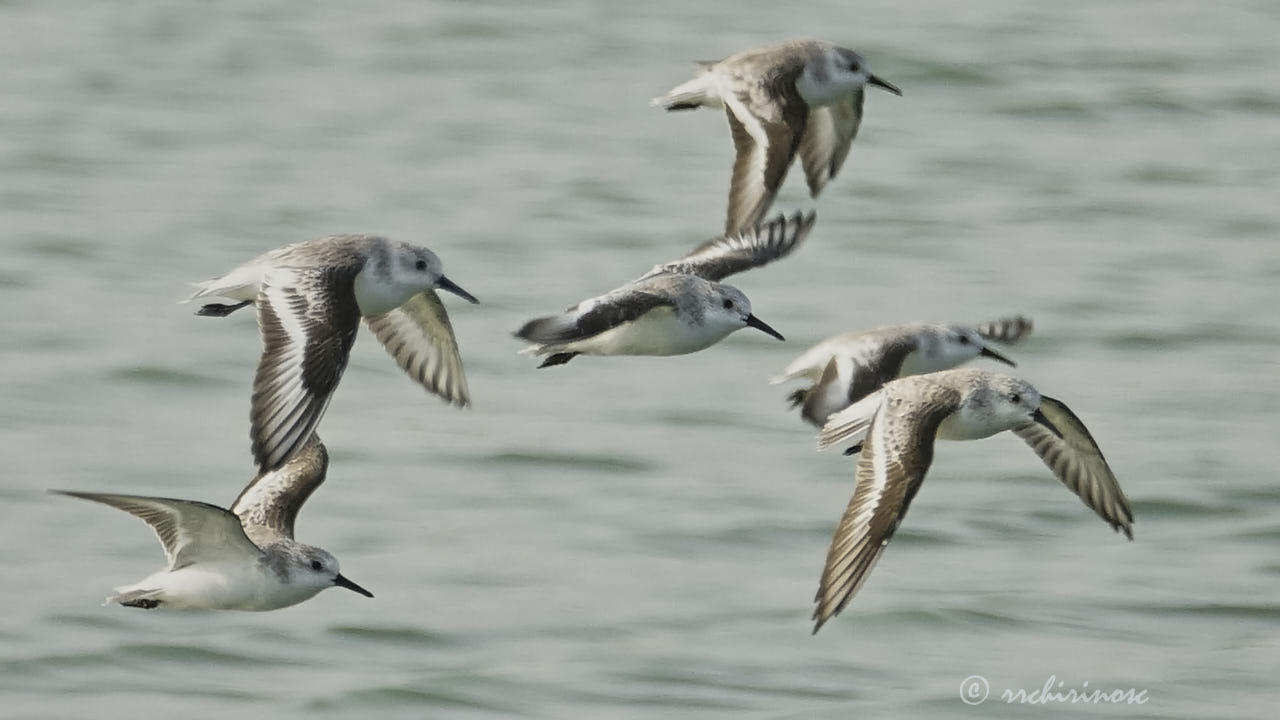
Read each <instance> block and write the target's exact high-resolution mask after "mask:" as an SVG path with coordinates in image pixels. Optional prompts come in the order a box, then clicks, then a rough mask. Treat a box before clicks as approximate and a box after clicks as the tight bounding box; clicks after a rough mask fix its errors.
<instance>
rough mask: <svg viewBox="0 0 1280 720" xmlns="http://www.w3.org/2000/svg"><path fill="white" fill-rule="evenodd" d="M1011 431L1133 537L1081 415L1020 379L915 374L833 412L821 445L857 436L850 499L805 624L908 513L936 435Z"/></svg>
mask: <svg viewBox="0 0 1280 720" xmlns="http://www.w3.org/2000/svg"><path fill="white" fill-rule="evenodd" d="M1004 430H1012V431H1013V432H1014V433H1015V434H1017V435H1018V436H1019V437H1021V438H1022V439H1023V440H1025V441H1026V443H1027V444H1028V445H1030V446H1031V449H1032V450H1034V451H1035V453H1036V454H1037V455H1039V456H1040V458H1041V459H1042V460H1043V461H1044V463H1045V464H1046V465H1047V466H1048V467H1049V469H1051V470H1052V471H1053V474H1054V475H1055V476H1057V478H1058V479H1059V480H1061V481H1062V483H1063V484H1064V485H1066V486H1067V487H1068V488H1070V490H1071V491H1072V492H1074V493H1075V494H1076V495H1077V496H1079V497H1080V499H1081V500H1083V501H1084V503H1085V504H1086V505H1088V506H1089V507H1090V508H1092V509H1093V511H1094V512H1096V513H1097V514H1098V515H1099V516H1100V517H1101V518H1102V519H1103V520H1105V521H1106V522H1107V524H1109V525H1111V527H1112V528H1113V529H1115V530H1118V531H1120V532H1123V533H1124V534H1125V535H1126V536H1127V537H1128V538H1129V539H1130V540H1132V539H1133V527H1132V526H1133V513H1132V511H1130V510H1129V502H1128V500H1126V499H1125V496H1124V492H1123V491H1122V490H1121V489H1120V485H1119V484H1118V483H1117V482H1116V477H1115V475H1114V474H1112V472H1111V468H1110V467H1109V466H1108V465H1107V461H1106V459H1105V458H1104V457H1103V456H1102V451H1101V450H1099V449H1098V444H1097V443H1096V442H1095V441H1094V439H1093V436H1092V435H1090V434H1089V431H1088V430H1087V429H1086V428H1085V426H1084V423H1082V422H1081V421H1080V419H1079V418H1078V417H1076V415H1075V413H1073V412H1071V410H1070V408H1068V407H1067V406H1066V405H1064V404H1062V403H1061V402H1059V401H1057V400H1054V399H1053V398H1051V397H1047V396H1043V395H1041V394H1040V393H1039V392H1038V391H1037V390H1036V389H1035V388H1034V387H1032V386H1031V384H1030V383H1028V382H1026V381H1025V380H1021V379H1019V378H1015V377H1011V376H1009V375H1004V374H1000V373H993V372H989V371H986V370H976V369H968V368H962V369H957V370H943V371H941V372H936V373H930V374H927V375H913V376H910V377H905V378H902V379H900V380H894V381H892V382H890V383H888V384H886V385H885V386H884V387H883V388H882V389H881V390H879V391H878V392H875V393H873V394H871V395H868V396H867V397H866V398H863V399H862V400H860V401H858V402H857V403H854V404H853V405H852V406H850V407H849V408H848V409H847V410H845V411H844V412H841V413H839V414H836V415H833V416H832V417H831V419H830V420H829V421H828V422H827V425H826V427H824V428H823V430H822V433H821V435H820V436H819V445H820V446H823V447H825V446H828V445H830V444H832V443H838V442H843V441H847V440H855V439H857V440H861V441H862V452H861V454H860V455H859V457H858V469H857V473H856V478H857V481H856V485H855V488H854V491H853V498H852V499H851V500H850V501H849V506H848V508H847V509H845V511H844V516H843V517H842V518H840V524H839V525H838V526H837V527H836V531H835V536H834V537H833V538H832V540H831V547H830V549H829V550H828V551H827V562H826V566H825V567H824V568H823V571H822V581H821V583H820V584H819V586H818V593H817V595H816V596H815V597H814V601H815V602H816V603H817V605H818V606H817V608H816V609H815V610H814V613H813V619H814V621H815V624H814V628H813V631H814V632H815V633H816V632H818V629H819V628H821V627H822V624H823V623H825V622H826V621H827V620H829V619H831V618H832V617H833V616H835V615H836V613H839V612H840V611H841V610H843V609H844V606H845V605H847V604H848V603H849V600H850V599H851V598H852V597H853V595H854V593H856V592H857V591H858V588H859V587H861V586H862V583H863V582H864V581H865V580H866V579H867V575H868V573H870V572H871V568H872V567H873V566H874V565H875V563H876V560H877V559H879V557H880V553H881V552H882V551H883V550H884V547H885V545H887V544H888V542H889V539H890V538H891V537H893V533H894V531H895V530H896V529H897V528H898V524H899V523H900V522H902V518H903V516H904V515H906V512H907V506H908V505H909V504H910V503H911V499H912V498H914V497H915V495H916V492H917V491H918V490H919V489H920V484H921V483H922V482H923V481H924V476H925V473H926V472H927V471H928V469H929V463H930V462H931V461H932V460H933V443H934V440H935V438H940V439H943V440H977V439H980V438H985V437H990V436H991V435H995V434H996V433H998V432H1002V431H1004Z"/></svg>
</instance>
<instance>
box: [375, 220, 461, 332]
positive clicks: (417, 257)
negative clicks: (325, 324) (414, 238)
mask: <svg viewBox="0 0 1280 720" xmlns="http://www.w3.org/2000/svg"><path fill="white" fill-rule="evenodd" d="M380 240H382V242H381V243H380V244H379V245H378V246H377V248H378V249H377V250H376V251H375V252H373V253H372V255H371V256H370V257H369V260H368V261H367V262H366V263H365V266H364V268H363V269H362V270H361V271H360V274H359V275H357V276H356V283H355V293H356V303H357V304H359V306H360V313H361V314H362V315H365V316H371V315H380V314H382V313H384V312H387V311H389V310H394V309H395V308H398V307H400V306H401V305H403V304H405V302H406V301H408V300H409V298H411V297H413V296H414V295H417V294H418V293H420V292H423V291H424V290H434V289H436V288H439V289H441V290H448V291H449V292H451V293H453V294H455V295H458V296H460V297H463V298H465V299H467V300H469V301H470V302H473V303H475V302H479V300H476V299H475V297H474V296H472V295H471V293H469V292H467V291H466V290H463V289H462V288H460V287H458V286H457V285H456V284H454V283H453V281H452V280H450V279H449V278H447V277H445V276H444V268H443V266H442V265H441V263H440V258H439V257H437V256H436V254H435V253H433V252H431V251H430V250H428V249H426V248H424V247H418V246H417V245H410V244H408V243H403V242H394V241H391V240H386V239H384V238H380Z"/></svg>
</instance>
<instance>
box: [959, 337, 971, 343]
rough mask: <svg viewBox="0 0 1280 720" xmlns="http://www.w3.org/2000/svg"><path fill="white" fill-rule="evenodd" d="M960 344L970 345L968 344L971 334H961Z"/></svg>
mask: <svg viewBox="0 0 1280 720" xmlns="http://www.w3.org/2000/svg"><path fill="white" fill-rule="evenodd" d="M960 344H961V345H968V344H969V336H968V335H961V336H960Z"/></svg>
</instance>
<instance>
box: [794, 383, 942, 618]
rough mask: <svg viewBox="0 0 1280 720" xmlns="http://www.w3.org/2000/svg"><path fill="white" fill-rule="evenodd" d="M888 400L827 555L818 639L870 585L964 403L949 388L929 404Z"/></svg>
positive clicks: (871, 434) (818, 600) (816, 599)
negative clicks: (942, 434) (944, 426)
mask: <svg viewBox="0 0 1280 720" xmlns="http://www.w3.org/2000/svg"><path fill="white" fill-rule="evenodd" d="M887 395H888V396H887V397H885V398H884V401H883V402H882V403H881V404H880V406H879V409H878V410H877V411H876V413H875V415H874V417H873V419H872V420H871V424H870V427H869V429H868V432H867V436H866V440H865V441H864V443H863V446H862V452H861V453H860V454H859V456H858V467H857V472H856V484H855V487H854V491H853V497H852V498H851V499H850V500H849V505H848V507H847V508H846V509H845V512H844V515H843V516H842V517H841V518H840V523H839V524H838V525H837V526H836V531H835V535H834V536H833V537H832V539H831V546H830V548H829V549H828V550H827V561H826V564H825V565H824V566H823V570H822V579H821V581H820V582H819V584H818V592H817V594H816V595H815V596H814V602H815V603H817V606H816V607H815V608H814V611H813V620H814V627H813V631H814V632H815V633H816V632H818V630H819V629H820V628H821V627H822V626H823V624H824V623H826V622H827V621H828V620H830V619H831V618H832V617H834V616H835V615H837V614H838V613H839V612H840V611H841V610H843V609H844V607H845V606H846V605H848V604H849V601H850V600H851V599H852V598H853V596H854V595H855V594H856V593H857V592H858V589H859V588H861V587H862V585H863V583H865V582H866V580H867V577H868V576H869V574H870V572H871V569H872V568H873V567H875V564H876V562H877V561H878V560H879V559H880V555H881V553H882V552H883V551H884V548H885V546H886V545H888V543H889V540H890V539H891V538H892V537H893V533H894V532H895V531H896V530H897V529H898V525H899V523H901V522H902V518H903V517H904V516H905V515H906V513H907V508H908V507H909V506H910V504H911V500H912V499H913V498H914V497H915V495H916V492H917V491H919V489H920V484H921V483H922V482H923V481H924V476H925V473H926V472H927V471H928V470H929V464H930V463H931V462H932V461H933V442H934V438H935V436H936V435H937V432H938V426H939V425H940V424H941V423H942V421H943V419H944V418H945V417H946V416H947V415H948V414H950V413H951V412H953V411H954V410H955V407H956V404H957V403H958V402H959V393H956V392H955V391H953V390H949V389H946V388H938V391H937V392H935V393H933V394H932V395H931V397H930V398H929V399H928V400H927V401H925V402H915V403H913V402H907V401H905V400H902V399H900V398H898V397H896V396H894V395H893V394H892V393H888V394H887Z"/></svg>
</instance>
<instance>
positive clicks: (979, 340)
mask: <svg viewBox="0 0 1280 720" xmlns="http://www.w3.org/2000/svg"><path fill="white" fill-rule="evenodd" d="M979 355H982V356H985V357H989V358H991V359H993V360H999V361H1000V362H1002V363H1005V364H1006V365H1009V366H1011V367H1017V363H1015V362H1014V361H1012V360H1010V359H1009V358H1007V357H1005V356H1004V355H1002V354H1000V353H998V352H996V351H995V350H992V349H991V348H990V347H988V346H987V341H986V339H985V338H983V337H982V336H981V335H979V334H978V331H977V330H975V329H973V328H972V327H968V326H965V325H933V326H929V327H928V329H927V331H926V332H924V333H921V335H920V344H919V347H918V348H917V349H916V352H915V354H914V356H913V357H912V360H913V364H914V365H915V367H914V368H913V370H914V371H915V372H917V373H927V372H937V371H939V370H947V369H950V368H953V367H958V366H960V365H963V364H964V363H967V362H969V361H970V360H972V359H974V358H976V357H978V356H979Z"/></svg>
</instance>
